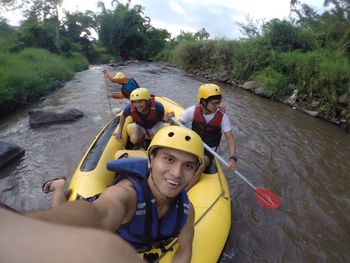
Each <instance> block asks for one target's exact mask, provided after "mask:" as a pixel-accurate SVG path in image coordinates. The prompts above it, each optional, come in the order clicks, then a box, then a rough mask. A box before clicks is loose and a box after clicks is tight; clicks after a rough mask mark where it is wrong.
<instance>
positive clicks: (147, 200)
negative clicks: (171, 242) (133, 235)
mask: <svg viewBox="0 0 350 263" xmlns="http://www.w3.org/2000/svg"><path fill="white" fill-rule="evenodd" d="M147 178H148V176H147V177H145V178H144V179H143V181H142V191H143V195H144V197H145V203H146V215H145V235H144V238H143V242H144V244H149V243H150V241H151V229H152V222H153V219H152V194H151V190H150V189H149V186H148V183H147Z"/></svg>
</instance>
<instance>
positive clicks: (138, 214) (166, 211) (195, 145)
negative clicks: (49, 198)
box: [30, 126, 204, 263]
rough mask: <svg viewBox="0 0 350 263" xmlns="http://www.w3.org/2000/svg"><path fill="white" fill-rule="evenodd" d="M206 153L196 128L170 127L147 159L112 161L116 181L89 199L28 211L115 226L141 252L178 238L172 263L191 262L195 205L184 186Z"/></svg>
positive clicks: (79, 222) (71, 221) (70, 221)
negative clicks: (48, 208) (193, 129)
mask: <svg viewBox="0 0 350 263" xmlns="http://www.w3.org/2000/svg"><path fill="white" fill-rule="evenodd" d="M203 155H204V149H203V144H202V140H201V138H200V137H199V136H198V135H197V134H196V133H195V132H194V131H192V130H190V129H188V128H183V127H178V126H166V127H164V128H162V129H161V130H159V132H158V133H157V134H156V135H155V136H154V138H153V140H152V141H151V143H150V146H149V148H148V160H147V159H146V158H129V159H128V158H122V159H118V160H114V161H112V162H110V163H109V164H108V169H110V170H113V171H116V172H117V174H118V176H117V180H116V181H115V182H114V183H113V185H111V186H110V187H108V188H106V190H105V191H103V192H102V193H101V195H100V196H99V197H98V198H97V199H96V200H95V201H93V202H92V203H91V204H90V203H88V202H86V201H82V200H76V201H73V202H65V203H63V204H61V205H56V206H55V207H52V208H51V209H50V210H47V211H41V212H35V213H31V214H30V216H31V217H34V218H37V219H42V220H46V221H50V222H56V223H63V224H69V225H79V226H85V227H94V228H99V229H104V230H108V231H113V232H116V233H118V234H119V235H120V236H121V237H122V238H123V239H124V240H126V241H128V242H129V243H131V244H132V245H133V246H134V247H135V248H136V249H138V250H142V251H146V250H148V249H150V248H152V247H154V246H159V245H160V244H162V245H164V242H169V239H172V238H175V237H177V238H178V244H179V246H178V249H177V251H176V254H175V256H174V260H173V262H181V263H182V262H190V261H191V256H192V241H193V235H194V209H193V206H192V204H191V202H190V201H189V199H188V196H187V193H186V191H185V190H184V189H185V187H186V186H187V185H188V184H189V183H190V182H191V180H193V177H194V176H195V174H196V171H197V169H198V167H199V166H200V164H201V163H202V159H203ZM54 191H63V187H60V188H56V189H55V190H54Z"/></svg>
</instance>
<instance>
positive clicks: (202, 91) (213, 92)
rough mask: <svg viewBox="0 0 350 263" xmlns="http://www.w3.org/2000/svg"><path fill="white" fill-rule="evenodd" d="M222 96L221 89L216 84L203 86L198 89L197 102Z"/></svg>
mask: <svg viewBox="0 0 350 263" xmlns="http://www.w3.org/2000/svg"><path fill="white" fill-rule="evenodd" d="M217 95H221V88H220V87H219V86H218V85H216V84H212V83H209V84H203V85H201V86H200V87H199V89H198V98H197V101H198V102H200V100H201V99H205V100H206V99H207V98H209V97H211V96H217Z"/></svg>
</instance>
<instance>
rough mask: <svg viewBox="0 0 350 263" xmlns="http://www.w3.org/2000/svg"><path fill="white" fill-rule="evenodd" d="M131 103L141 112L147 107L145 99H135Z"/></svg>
mask: <svg viewBox="0 0 350 263" xmlns="http://www.w3.org/2000/svg"><path fill="white" fill-rule="evenodd" d="M133 103H134V105H135V108H136V110H137V111H138V112H143V111H144V110H145V109H146V107H147V100H135V101H133Z"/></svg>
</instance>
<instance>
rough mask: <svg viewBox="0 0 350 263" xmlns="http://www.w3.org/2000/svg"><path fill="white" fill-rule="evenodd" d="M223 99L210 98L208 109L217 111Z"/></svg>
mask: <svg viewBox="0 0 350 263" xmlns="http://www.w3.org/2000/svg"><path fill="white" fill-rule="evenodd" d="M220 103H221V99H213V100H208V104H207V109H208V111H209V112H215V111H216V109H217V108H218V107H219V106H220Z"/></svg>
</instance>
